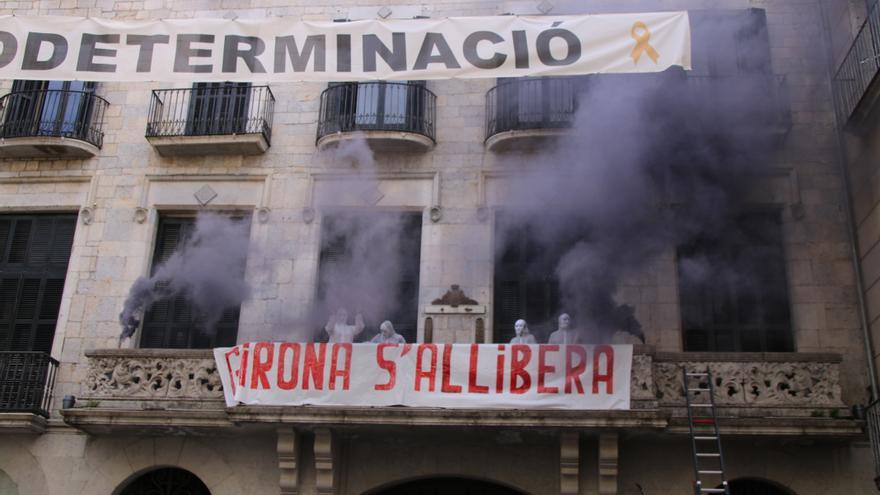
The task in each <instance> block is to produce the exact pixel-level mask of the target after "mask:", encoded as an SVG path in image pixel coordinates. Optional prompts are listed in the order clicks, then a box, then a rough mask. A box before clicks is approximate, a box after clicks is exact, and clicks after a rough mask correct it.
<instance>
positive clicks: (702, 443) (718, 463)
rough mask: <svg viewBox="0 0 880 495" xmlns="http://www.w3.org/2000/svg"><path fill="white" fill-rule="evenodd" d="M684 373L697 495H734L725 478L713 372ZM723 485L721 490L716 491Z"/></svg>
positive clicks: (695, 493) (707, 370) (695, 491)
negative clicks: (709, 494) (716, 413)
mask: <svg viewBox="0 0 880 495" xmlns="http://www.w3.org/2000/svg"><path fill="white" fill-rule="evenodd" d="M682 372H683V373H684V396H685V399H686V401H687V413H688V427H689V428H690V432H691V446H692V447H693V452H694V495H703V494H707V493H721V494H724V495H730V487H729V486H728V484H727V478H725V476H724V455H723V454H722V453H721V435H720V434H719V432H718V421H717V418H716V416H715V385H714V384H713V383H712V373H711V372H710V371H709V369H708V368H706V371H702V372H696V371H688V369H687V368H686V367H683V368H682ZM716 486H720V487H721V488H715V487H716Z"/></svg>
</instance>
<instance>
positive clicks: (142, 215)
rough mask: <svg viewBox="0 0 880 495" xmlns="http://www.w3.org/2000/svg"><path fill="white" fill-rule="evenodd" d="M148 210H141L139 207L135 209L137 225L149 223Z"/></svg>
mask: <svg viewBox="0 0 880 495" xmlns="http://www.w3.org/2000/svg"><path fill="white" fill-rule="evenodd" d="M148 213H149V212H148V210H147V209H146V208H141V207H140V206H138V207H137V208H135V209H134V221H135V222H137V223H144V222H146V221H147V214H148Z"/></svg>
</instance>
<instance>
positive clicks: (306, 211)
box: [302, 206, 315, 223]
mask: <svg viewBox="0 0 880 495" xmlns="http://www.w3.org/2000/svg"><path fill="white" fill-rule="evenodd" d="M302 218H303V222H305V223H312V222H314V221H315V209H314V208H312V207H310V206H309V207H306V208H303V211H302Z"/></svg>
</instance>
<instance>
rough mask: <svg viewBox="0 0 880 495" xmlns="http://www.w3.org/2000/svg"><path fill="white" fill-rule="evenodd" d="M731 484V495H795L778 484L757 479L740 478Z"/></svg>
mask: <svg viewBox="0 0 880 495" xmlns="http://www.w3.org/2000/svg"><path fill="white" fill-rule="evenodd" d="M729 484H730V495H795V493H794V492H793V491H791V490H789V489H788V488H785V487H784V486H782V485H780V484H778V483H774V482H772V481H766V480H761V479H756V478H739V479H735V480H732V481H730V482H729Z"/></svg>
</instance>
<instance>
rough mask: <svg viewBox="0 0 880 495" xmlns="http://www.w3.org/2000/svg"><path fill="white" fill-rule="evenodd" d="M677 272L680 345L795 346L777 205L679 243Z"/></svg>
mask: <svg viewBox="0 0 880 495" xmlns="http://www.w3.org/2000/svg"><path fill="white" fill-rule="evenodd" d="M678 278H679V297H680V298H681V320H682V331H683V332H684V350H686V351H717V352H731V351H743V352H786V351H792V350H793V342H792V336H791V322H790V316H789V307H788V285H787V282H786V276H785V256H784V253H783V249H782V229H781V225H780V217H779V212H778V211H760V212H750V213H748V214H744V215H741V216H740V218H738V219H737V222H736V225H735V227H734V228H731V229H727V230H726V231H725V232H723V233H721V234H720V235H719V236H717V237H712V238H710V237H708V236H707V237H703V238H700V239H697V240H695V241H694V242H692V243H691V244H689V245H687V246H682V247H680V248H679V250H678Z"/></svg>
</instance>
